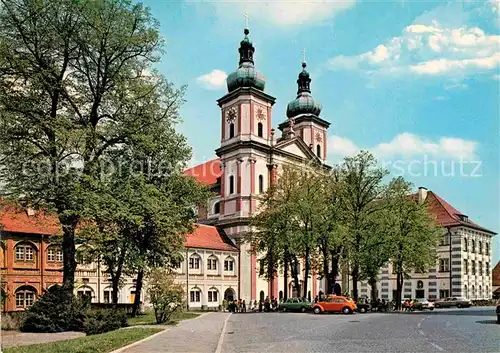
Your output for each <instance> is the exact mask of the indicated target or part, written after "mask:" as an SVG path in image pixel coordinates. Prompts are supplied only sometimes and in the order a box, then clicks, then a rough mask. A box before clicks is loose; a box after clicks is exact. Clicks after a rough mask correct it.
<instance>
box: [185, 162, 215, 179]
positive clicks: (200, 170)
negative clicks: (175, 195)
mask: <svg viewBox="0 0 500 353" xmlns="http://www.w3.org/2000/svg"><path fill="white" fill-rule="evenodd" d="M184 174H185V175H190V176H192V177H194V178H195V179H196V180H197V181H198V182H199V183H200V184H204V185H214V184H217V178H220V177H221V176H222V169H221V162H220V159H212V160H211V161H208V162H205V163H203V164H199V165H197V166H194V167H192V168H189V169H186V170H185V171H184Z"/></svg>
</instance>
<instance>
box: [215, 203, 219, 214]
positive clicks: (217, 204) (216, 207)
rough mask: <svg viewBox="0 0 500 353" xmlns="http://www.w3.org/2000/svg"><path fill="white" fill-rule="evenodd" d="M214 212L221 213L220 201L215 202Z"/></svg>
mask: <svg viewBox="0 0 500 353" xmlns="http://www.w3.org/2000/svg"><path fill="white" fill-rule="evenodd" d="M214 213H215V214H218V213H220V202H216V203H215V204H214Z"/></svg>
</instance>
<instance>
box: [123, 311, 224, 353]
mask: <svg viewBox="0 0 500 353" xmlns="http://www.w3.org/2000/svg"><path fill="white" fill-rule="evenodd" d="M228 316H229V314H228V313H208V314H206V315H202V316H200V317H198V318H196V319H191V320H186V321H182V322H181V323H180V324H179V326H175V327H172V328H170V329H167V330H166V331H163V332H162V333H160V334H157V335H156V336H155V337H153V338H151V339H149V340H147V341H145V342H142V343H139V344H137V345H135V346H133V347H130V348H128V349H125V350H121V349H120V350H119V352H120V353H146V352H147V353H160V352H161V353H163V352H190V353H194V352H196V353H214V352H215V351H216V349H217V344H218V341H219V337H220V335H221V332H222V328H223V326H224V321H225V320H226V318H227V317H228Z"/></svg>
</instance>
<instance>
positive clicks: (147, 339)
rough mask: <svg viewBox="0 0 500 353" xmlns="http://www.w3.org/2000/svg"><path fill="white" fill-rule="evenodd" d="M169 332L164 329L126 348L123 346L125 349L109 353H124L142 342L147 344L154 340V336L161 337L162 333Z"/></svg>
mask: <svg viewBox="0 0 500 353" xmlns="http://www.w3.org/2000/svg"><path fill="white" fill-rule="evenodd" d="M169 330H170V329H169V328H166V329H164V330H162V331H160V332H157V333H155V334H154V335H151V336H148V337H146V338H143V339H142V340H139V341H135V342H133V343H131V344H129V345H127V346H125V347H121V348H118V349H117V350H114V351H112V352H110V353H121V352H123V351H125V350H126V349H129V348H132V347H135V346H137V345H138V344H141V343H143V342H147V341H149V340H150V339H153V338H155V337H156V336H159V335H161V334H162V333H165V332H167V331H169Z"/></svg>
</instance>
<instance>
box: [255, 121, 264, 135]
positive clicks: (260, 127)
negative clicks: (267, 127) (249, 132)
mask: <svg viewBox="0 0 500 353" xmlns="http://www.w3.org/2000/svg"><path fill="white" fill-rule="evenodd" d="M257 136H259V137H263V136H264V125H262V123H258V124H257Z"/></svg>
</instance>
